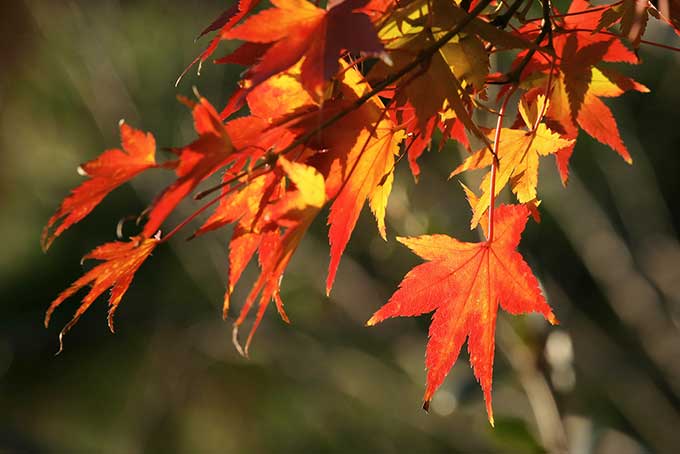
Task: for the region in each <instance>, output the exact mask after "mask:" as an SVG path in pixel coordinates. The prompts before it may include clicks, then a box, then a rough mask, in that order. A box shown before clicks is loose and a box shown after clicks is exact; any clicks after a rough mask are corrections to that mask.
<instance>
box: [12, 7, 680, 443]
mask: <svg viewBox="0 0 680 454" xmlns="http://www.w3.org/2000/svg"><path fill="white" fill-rule="evenodd" d="M0 5H1V6H0V8H1V10H0V38H2V39H1V40H0V42H1V43H2V44H0V57H1V60H0V61H2V62H3V71H2V73H1V74H0V150H2V151H1V153H0V207H1V210H2V215H3V216H2V222H1V223H0V237H1V238H2V254H0V291H1V292H2V293H1V295H2V306H1V308H2V317H0V408H1V409H2V411H1V412H0V452H3V453H4V452H124V453H134V452H248V453H259V452H262V453H264V452H338V453H346V452H419V453H420V452H423V453H425V452H544V451H546V450H547V451H560V450H565V449H569V450H570V451H571V452H576V453H586V452H597V453H641V452H673V450H674V448H675V449H677V446H680V432H679V431H678V430H677V427H679V426H680V361H678V358H680V326H679V324H678V321H679V318H678V317H679V316H680V244H679V243H678V236H677V226H678V223H679V222H680V205H679V204H678V203H677V202H676V197H677V196H678V195H679V194H680V179H678V178H677V175H678V174H680V159H679V158H678V154H677V151H678V150H680V129H679V128H678V127H677V125H678V123H679V121H680V112H679V111H678V106H680V87H679V86H678V83H677V82H678V78H677V74H678V73H679V72H678V71H680V58H679V57H678V54H677V53H672V52H669V51H664V50H660V49H655V48H650V47H644V48H643V49H642V51H641V55H642V58H643V60H644V62H643V64H642V65H641V66H640V67H639V68H630V72H631V73H634V76H635V77H636V78H637V79H638V80H640V81H642V82H643V83H645V84H647V85H648V86H650V88H652V93H651V94H650V95H641V94H630V95H626V96H625V97H624V98H623V99H622V100H620V101H619V100H617V101H616V102H614V103H612V105H613V109H614V111H615V112H616V114H617V118H618V119H619V121H620V126H621V130H622V135H623V137H624V140H625V141H626V142H627V144H628V146H629V148H630V149H631V150H632V153H633V157H634V160H635V164H634V165H633V166H632V167H629V166H627V165H626V164H625V163H623V161H622V160H620V159H619V158H618V157H617V156H616V155H615V154H614V153H612V152H611V151H609V150H606V149H605V147H604V146H602V145H600V144H597V143H595V142H594V141H592V140H589V139H588V138H586V137H585V136H581V137H580V138H579V140H580V142H579V145H578V147H577V150H576V154H575V159H574V161H573V176H572V179H571V181H570V184H569V186H568V187H567V188H566V189H564V188H562V187H561V185H560V183H559V179H558V177H557V174H556V172H555V171H554V165H553V163H552V162H550V161H546V162H545V163H544V164H543V165H544V166H545V169H542V170H541V172H543V174H544V175H546V177H544V178H543V179H542V184H543V187H542V188H539V189H540V190H539V192H540V193H541V194H542V196H543V205H542V208H543V222H542V223H541V224H540V225H535V224H532V225H530V226H529V228H528V230H527V234H526V235H525V239H524V241H523V243H522V245H521V248H522V251H523V253H524V254H525V256H526V257H527V258H528V260H529V262H530V263H531V265H532V267H533V268H534V270H536V272H537V274H538V275H539V277H540V278H541V281H542V284H543V285H544V288H545V291H546V294H547V296H548V299H549V302H550V304H551V305H552V306H553V308H554V310H555V313H556V314H557V316H558V318H559V319H560V321H561V326H559V327H557V328H549V327H548V326H547V324H546V323H544V322H543V321H541V320H539V319H537V318H534V317H524V318H511V317H506V316H504V317H501V323H500V325H499V329H498V342H499V343H498V352H497V359H496V364H497V367H496V370H495V380H494V385H495V386H494V392H495V395H494V404H495V410H496V414H497V415H498V426H497V428H496V429H495V430H492V429H490V428H489V427H488V424H487V422H486V416H485V413H484V410H483V404H482V396H481V393H480V392H479V390H478V388H477V385H476V384H475V383H474V379H473V378H472V373H471V371H470V370H469V368H468V366H467V364H466V362H465V360H464V358H462V359H461V361H459V362H458V364H457V365H456V366H455V367H454V369H453V370H452V372H451V373H450V375H449V378H448V379H447V381H446V383H445V384H444V386H442V388H441V389H440V391H439V392H438V393H437V395H436V397H435V400H434V401H433V403H432V412H431V414H430V415H427V414H425V413H424V412H422V411H421V410H420V409H419V403H420V399H421V396H422V391H423V383H424V377H425V373H424V370H423V365H422V358H423V355H424V348H425V343H426V327H427V319H426V317H422V318H420V319H416V320H406V319H400V320H394V321H391V322H389V323H385V324H384V326H381V327H377V328H372V329H367V328H364V327H363V323H364V322H365V320H366V319H367V318H368V317H369V316H370V314H372V313H373V311H374V310H375V309H377V308H378V307H379V306H380V305H381V304H383V303H384V302H385V301H386V299H387V298H388V297H389V295H390V294H391V292H392V291H393V289H394V288H395V286H396V284H397V282H399V279H400V278H401V277H402V276H403V274H404V273H405V272H406V271H407V270H408V269H409V268H410V267H412V266H413V265H414V264H416V263H417V258H416V257H414V256H413V255H411V254H409V253H408V252H407V251H406V250H405V248H403V247H400V246H398V245H396V242H395V241H394V240H393V235H397V234H399V235H408V234H420V233H425V232H446V233H449V234H452V235H455V236H457V237H462V238H465V239H468V240H472V239H474V238H475V232H467V231H466V230H465V225H466V224H467V218H468V212H467V210H468V208H467V206H466V203H465V200H464V197H463V194H462V191H461V190H460V188H459V186H458V185H457V184H456V183H455V182H454V181H447V175H448V173H449V172H450V170H451V169H453V168H454V167H455V165H456V164H457V163H458V162H459V161H460V152H459V151H458V150H457V149H456V148H455V147H453V146H447V147H446V148H445V150H443V151H442V152H441V153H436V152H431V153H429V154H427V155H426V156H425V158H424V159H423V161H424V162H423V175H422V177H421V179H420V182H419V183H418V184H415V183H414V182H413V180H412V178H411V177H410V175H409V174H408V170H407V169H406V168H405V166H404V165H402V168H400V169H399V172H398V176H397V183H396V185H395V188H394V192H393V194H392V196H391V199H390V207H389V210H388V221H389V224H388V230H389V232H390V241H389V242H387V243H385V242H383V241H382V240H381V239H380V238H379V237H378V235H377V232H376V230H375V225H374V223H373V220H372V219H371V218H370V217H369V216H363V217H362V219H361V220H360V223H359V226H358V228H357V230H356V233H355V235H354V237H353V238H352V241H351V242H350V246H349V250H348V254H347V255H346V256H345V258H344V259H343V262H342V263H341V266H340V272H339V275H338V279H337V282H336V286H335V289H334V292H333V294H332V295H331V297H330V298H329V299H326V298H325V296H324V295H323V293H324V291H323V282H324V279H325V266H326V265H327V260H328V247H327V242H326V239H325V235H326V233H325V226H324V225H323V221H319V222H318V223H317V224H316V225H315V226H314V227H313V231H312V234H311V235H310V237H309V238H307V239H306V240H305V241H304V242H303V245H302V247H301V249H300V250H299V251H298V253H297V254H296V256H295V257H294V260H293V262H292V264H291V265H290V267H289V271H288V272H287V274H286V277H285V282H284V285H283V289H284V294H283V298H284V300H285V301H286V304H287V310H288V314H289V316H290V318H291V320H292V321H293V323H292V326H286V325H285V324H284V323H282V322H281V321H280V320H279V319H278V318H277V317H276V316H274V314H273V313H272V314H271V316H269V317H266V318H265V321H264V322H263V325H262V327H261V328H260V331H259V332H258V335H257V337H256V339H255V343H254V345H253V349H252V358H251V359H249V360H246V359H243V358H241V357H240V356H238V354H237V353H236V352H235V351H234V349H233V347H232V345H231V326H230V324H228V323H226V324H225V323H224V322H222V321H221V319H220V316H219V313H220V307H219V306H220V305H221V298H222V292H223V283H224V277H225V272H226V270H225V263H226V260H225V244H226V238H227V236H226V234H225V233H221V234H220V233H218V234H215V235H212V236H208V237H206V238H202V239H199V240H196V241H193V242H191V243H186V242H184V241H182V240H178V241H176V242H174V243H172V244H171V247H170V248H167V247H165V248H160V249H159V250H158V252H157V253H156V254H155V256H154V257H153V258H152V259H151V260H150V262H149V263H148V264H147V265H145V266H144V267H142V269H141V270H140V272H139V273H138V276H137V278H136V280H135V282H134V283H133V285H132V287H131V290H130V291H129V293H128V294H127V296H126V298H125V300H124V302H123V304H122V305H121V307H120V309H119V312H118V316H117V320H118V323H117V328H118V332H117V334H116V335H115V336H113V335H111V334H110V333H109V332H108V330H107V329H106V322H105V309H106V308H105V306H106V305H105V303H104V301H101V302H99V303H98V304H95V305H94V306H93V307H92V308H91V309H90V311H89V312H88V314H87V315H86V316H84V317H83V318H82V320H81V321H80V323H79V324H78V325H77V327H76V328H75V329H74V330H73V331H71V333H69V335H68V337H67V338H66V340H65V348H66V350H65V352H64V353H63V354H61V355H60V356H58V357H54V356H53V354H54V352H55V351H56V349H57V333H58V330H59V326H60V325H61V324H63V323H65V322H66V321H67V320H68V319H69V317H70V311H71V310H74V309H75V307H76V302H75V301H72V302H71V305H68V304H66V305H65V306H64V307H63V308H61V309H60V310H59V311H58V312H57V314H56V317H55V319H54V322H53V326H51V327H50V329H49V330H45V329H44V328H43V327H42V318H43V313H44V310H45V308H46V307H47V304H48V303H49V301H51V300H52V299H53V298H54V297H55V296H56V295H57V294H58V293H59V292H60V291H61V290H62V289H63V288H65V287H66V286H67V285H68V284H69V283H70V282H71V281H72V280H73V279H75V278H76V277H77V276H78V275H79V274H80V272H81V267H80V265H79V258H80V257H81V256H82V255H83V254H84V253H85V252H87V251H89V250H90V249H91V248H93V247H94V246H96V245H97V244H99V243H102V242H104V241H108V240H111V239H112V238H113V237H114V235H115V228H116V223H117V220H118V219H121V218H124V217H125V216H128V215H134V214H136V213H139V212H140V211H141V210H142V209H143V207H144V205H145V203H146V202H148V201H149V200H150V199H151V198H152V197H153V195H154V194H155V192H156V190H157V188H159V187H160V185H161V184H163V183H164V182H166V180H165V179H164V178H165V177H167V175H166V176H165V177H164V176H163V175H159V176H151V177H144V178H142V179H141V180H139V181H136V182H135V183H134V184H133V185H131V186H126V187H125V188H123V189H120V190H119V191H117V192H116V193H115V194H114V195H112V196H111V197H110V198H109V199H107V201H105V202H104V204H103V205H102V206H101V207H100V208H98V209H97V210H96V211H95V213H94V215H93V216H92V217H91V219H89V220H88V221H87V222H84V223H83V224H82V225H79V226H77V227H75V228H74V229H73V230H72V231H70V232H69V233H68V234H66V235H65V236H64V237H63V238H62V239H60V240H59V241H57V243H56V244H55V245H54V246H53V248H52V250H50V252H49V254H47V255H44V254H42V253H41V252H40V248H39V236H40V230H41V228H42V226H43V225H44V223H45V221H46V220H47V219H48V217H49V216H50V215H51V213H52V212H53V210H54V209H55V208H56V207H57V205H58V203H59V201H60V200H61V198H62V197H63V196H64V195H65V194H66V193H67V191H68V190H69V189H70V188H71V187H73V186H75V184H77V182H78V181H79V180H78V178H79V177H78V176H77V175H76V173H75V168H76V167H77V165H78V164H79V163H80V162H82V161H85V160H88V159H91V158H93V157H94V156H96V155H97V154H98V153H99V152H100V151H101V150H103V149H105V148H108V147H112V146H117V144H118V137H117V122H118V120H119V119H120V118H125V119H126V120H127V121H128V122H129V123H130V124H132V125H134V126H136V127H139V128H142V129H145V130H150V131H153V133H154V134H155V135H156V138H157V141H158V143H159V146H161V147H168V146H171V145H177V144H181V143H186V142H188V141H189V140H191V138H192V134H193V132H192V127H191V118H190V115H189V114H188V112H187V110H186V108H185V107H184V106H182V105H181V104H180V103H178V102H177V101H176V100H175V96H176V95H177V94H183V95H186V96H192V86H194V85H195V86H197V87H198V89H199V90H200V92H201V93H202V94H203V95H204V96H206V97H207V98H208V99H210V100H211V101H212V102H214V103H215V104H216V105H223V104H224V102H225V101H226V99H227V96H228V94H229V92H230V90H231V89H232V87H234V84H235V81H236V80H237V77H238V69H235V68H233V67H223V66H213V65H206V66H205V67H204V68H203V70H202V74H201V76H200V78H199V77H197V76H196V73H195V71H192V72H190V73H189V75H188V76H187V78H186V79H185V80H184V81H183V82H182V83H181V84H180V86H179V87H178V88H175V87H174V86H173V83H174V80H175V78H176V76H177V75H178V74H179V73H180V72H181V71H182V69H184V67H185V66H186V64H187V63H188V62H190V61H191V60H192V59H193V57H194V56H195V55H196V54H197V53H198V52H199V51H200V50H201V49H202V46H203V45H205V41H202V42H199V43H198V44H195V43H194V38H195V36H196V34H197V32H198V31H199V30H201V29H202V27H203V26H204V25H205V24H207V23H209V22H210V21H211V20H212V19H213V18H214V16H216V15H217V14H218V13H219V12H220V11H221V10H222V9H223V8H224V2H221V1H217V0H209V1H167V0H166V1H160V0H147V1H135V2H133V1H114V0H106V1H104V0H102V1H97V2H90V1H86V0H71V1H66V0H63V1H62V0H59V1H57V0H43V1H37V0H35V1H28V0H25V1H20V0H19V1H17V0H15V1H12V2H2V3H0ZM646 38H648V39H652V40H655V41H663V42H665V41H671V42H674V43H675V45H677V43H678V38H677V37H675V36H673V35H672V32H670V31H669V30H667V29H665V28H662V27H659V28H658V29H656V28H653V29H651V30H650V31H649V32H648V35H647V36H646ZM226 49H227V47H226V46H224V45H223V47H222V51H223V52H225V51H226ZM218 55H219V52H218ZM402 164H405V163H402ZM467 183H469V184H474V182H471V181H468V182H467ZM189 209H190V207H186V210H187V211H186V213H188V212H189ZM176 221H177V219H171V222H176ZM124 227H125V229H126V232H128V230H129V232H128V233H134V229H135V226H134V225H133V223H131V222H127V223H125V224H124ZM252 271H253V270H251V273H250V274H251V276H252V274H253V273H252ZM241 291H243V289H241ZM242 298H243V294H242V293H241V294H237V295H236V298H235V301H242Z"/></svg>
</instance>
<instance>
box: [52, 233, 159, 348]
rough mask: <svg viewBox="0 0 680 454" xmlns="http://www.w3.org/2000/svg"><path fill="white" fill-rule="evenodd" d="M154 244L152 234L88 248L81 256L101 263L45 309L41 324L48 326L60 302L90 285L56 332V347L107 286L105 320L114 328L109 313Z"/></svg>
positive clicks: (114, 307) (111, 328) (117, 302)
mask: <svg viewBox="0 0 680 454" xmlns="http://www.w3.org/2000/svg"><path fill="white" fill-rule="evenodd" d="M157 244H158V240H157V239H155V238H144V237H141V236H137V237H132V238H130V241H128V242H122V241H116V242H113V243H106V244H103V245H101V246H99V247H97V248H95V249H94V250H93V251H91V252H90V253H89V254H87V255H86V256H85V257H83V260H87V259H95V260H102V261H103V262H104V263H100V264H99V265H97V266H95V267H94V268H92V269H91V270H90V271H88V272H87V273H85V274H84V275H83V276H82V277H81V278H79V279H78V280H76V281H75V282H74V283H73V284H71V286H70V287H69V288H67V289H66V290H64V291H63V292H61V294H60V295H59V296H58V297H57V299H55V300H54V301H52V303H51V304H50V306H49V308H48V309H47V312H46V313H45V327H47V326H49V323H50V318H51V317H52V313H53V312H54V310H55V309H56V308H57V307H59V305H61V303H63V302H64V301H65V300H66V299H67V298H69V297H71V296H72V295H73V294H75V293H76V292H77V291H78V290H80V289H81V288H83V287H85V286H87V285H91V286H92V288H90V290H89V291H88V293H87V295H85V297H84V298H83V300H82V304H81V305H80V306H79V307H78V310H77V311H76V313H75V315H74V316H73V318H72V319H71V321H69V322H68V323H67V324H66V326H64V328H63V329H62V330H61V332H60V333H59V351H60V352H61V350H62V347H63V344H62V339H63V337H64V335H65V334H66V333H67V332H68V331H69V330H70V329H71V328H72V327H73V325H75V324H76V322H77V321H78V319H79V318H80V316H81V315H83V314H84V313H85V311H86V310H87V309H88V308H89V307H90V306H91V305H92V303H93V302H94V301H95V300H96V299H97V298H98V297H99V296H100V295H101V294H102V293H104V292H105V291H106V290H107V289H109V288H110V289H111V295H110V296H109V314H108V324H109V329H110V330H111V332H113V331H114V327H113V315H114V313H115V311H116V309H117V308H118V305H119V304H120V301H121V299H122V298H123V295H124V294H125V292H127V289H128V287H130V284H131V283H132V278H133V277H134V275H135V273H136V272H137V270H138V269H139V267H140V266H141V265H142V263H144V261H145V260H146V259H147V258H148V257H149V256H150V255H151V252H153V250H154V248H155V247H156V245H157Z"/></svg>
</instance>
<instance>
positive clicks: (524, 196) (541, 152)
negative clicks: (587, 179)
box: [450, 95, 574, 228]
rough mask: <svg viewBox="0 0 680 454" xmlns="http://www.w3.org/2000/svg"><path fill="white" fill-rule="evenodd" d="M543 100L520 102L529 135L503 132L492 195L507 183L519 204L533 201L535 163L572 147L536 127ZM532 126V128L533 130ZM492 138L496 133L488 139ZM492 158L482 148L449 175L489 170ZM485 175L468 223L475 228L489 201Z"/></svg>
mask: <svg viewBox="0 0 680 454" xmlns="http://www.w3.org/2000/svg"><path fill="white" fill-rule="evenodd" d="M546 103H547V101H546V99H545V97H544V96H542V95H539V96H538V97H537V99H536V101H535V102H533V103H530V104H529V103H527V101H526V99H524V98H523V99H522V101H521V102H520V105H519V113H520V116H521V117H522V120H523V122H524V124H525V125H526V126H527V127H528V128H529V130H528V131H524V130H520V129H510V128H503V129H502V130H501V133H500V137H499V143H498V161H499V166H498V172H497V175H496V184H495V191H494V192H495V194H494V197H495V196H497V195H498V194H499V193H500V191H501V190H502V189H503V188H504V187H505V186H506V185H507V184H508V183H510V186H511V189H512V192H513V193H514V194H515V195H516V196H517V200H519V202H520V203H527V202H530V201H532V200H535V199H536V195H537V194H536V186H537V185H538V160H539V157H540V156H548V155H551V154H554V153H557V152H559V151H560V150H562V149H564V148H566V147H569V146H571V145H572V144H573V143H574V140H573V139H563V138H562V137H560V135H559V134H557V133H555V132H553V131H551V130H550V129H549V128H548V127H547V126H546V125H545V124H543V123H538V120H539V115H540V113H541V112H543V111H544V110H545V109H546ZM534 126H535V127H534ZM494 136H495V130H493V131H492V132H491V133H490V134H489V138H493V137H494ZM493 162H494V157H493V155H492V154H491V152H490V151H489V150H488V149H487V148H482V149H480V150H479V151H477V152H475V153H474V154H472V155H471V156H468V158H467V159H465V161H463V163H462V164H461V165H460V166H458V167H457V168H456V169H455V170H454V171H453V172H452V173H451V175H450V177H453V176H455V175H458V174H460V173H462V172H464V171H466V170H472V169H481V168H484V167H489V166H491V165H492V163H493ZM490 175H491V173H490V172H489V173H487V174H486V176H485V177H484V179H483V180H482V182H481V184H480V189H482V196H481V197H479V199H477V200H476V201H475V203H474V205H473V206H472V211H473V216H472V220H471V222H470V225H471V227H472V228H475V227H476V226H477V224H478V223H479V220H480V219H481V218H482V216H483V214H484V213H485V211H486V210H487V208H488V207H489V203H490V200H491V194H490V185H489V178H490Z"/></svg>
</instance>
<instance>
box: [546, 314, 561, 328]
mask: <svg viewBox="0 0 680 454" xmlns="http://www.w3.org/2000/svg"><path fill="white" fill-rule="evenodd" d="M546 318H547V319H548V322H549V323H550V324H551V325H559V324H560V321H559V320H557V317H555V314H553V313H552V312H550V313H549V314H548V316H547V317H546Z"/></svg>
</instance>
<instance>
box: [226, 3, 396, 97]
mask: <svg viewBox="0 0 680 454" xmlns="http://www.w3.org/2000/svg"><path fill="white" fill-rule="evenodd" d="M367 3H368V0H340V1H331V2H329V3H328V9H327V10H324V9H321V8H318V7H316V6H314V4H312V3H310V2H308V1H306V0H273V1H272V4H273V5H274V6H275V8H271V9H268V10H264V11H262V12H260V13H258V14H255V15H254V16H252V17H250V18H249V19H248V20H246V21H245V22H244V23H243V24H241V25H240V26H238V27H236V28H234V29H232V30H230V31H228V32H226V33H224V34H223V38H227V39H241V40H244V41H248V42H251V43H271V47H269V48H268V49H267V51H266V52H264V54H263V55H262V57H261V59H260V61H259V62H258V63H257V64H255V65H254V66H253V67H251V68H250V70H249V71H248V73H247V74H246V81H247V82H246V85H247V86H248V87H249V88H251V87H253V86H256V85H258V84H260V83H261V82H263V81H265V80H266V79H268V78H269V77H271V76H273V75H275V74H277V73H280V72H282V71H285V70H286V69H288V68H289V67H291V66H292V65H294V64H295V63H297V62H298V61H299V60H300V59H302V58H303V57H304V58H305V60H304V62H303V63H302V83H303V85H304V86H305V88H307V89H308V90H309V91H310V92H311V93H314V94H315V95H317V96H321V94H322V92H323V86H324V83H325V82H326V81H328V80H330V79H331V77H332V76H333V75H334V74H336V73H337V71H338V68H339V64H338V59H339V57H340V54H341V52H342V51H348V52H353V53H363V54H365V55H370V56H376V57H380V58H387V56H386V54H385V52H384V49H383V46H382V43H381V42H380V40H379V39H378V36H377V34H376V31H375V28H374V27H373V24H372V23H371V20H370V18H369V16H368V15H366V14H365V13H364V12H362V11H358V10H360V9H361V8H362V7H364V6H365V5H366V4H367ZM348 30H351V33H348Z"/></svg>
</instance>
